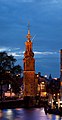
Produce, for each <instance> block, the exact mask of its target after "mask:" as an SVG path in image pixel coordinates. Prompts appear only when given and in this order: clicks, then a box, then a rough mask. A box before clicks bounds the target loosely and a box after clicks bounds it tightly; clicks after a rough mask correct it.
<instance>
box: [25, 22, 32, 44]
mask: <svg viewBox="0 0 62 120" xmlns="http://www.w3.org/2000/svg"><path fill="white" fill-rule="evenodd" d="M26 37H27V38H28V42H29V41H31V40H30V38H31V37H32V36H31V35H30V22H28V34H27V36H26Z"/></svg>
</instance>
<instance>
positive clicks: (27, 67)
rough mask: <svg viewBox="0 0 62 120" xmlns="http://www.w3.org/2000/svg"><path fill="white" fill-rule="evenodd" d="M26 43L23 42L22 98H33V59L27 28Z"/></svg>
mask: <svg viewBox="0 0 62 120" xmlns="http://www.w3.org/2000/svg"><path fill="white" fill-rule="evenodd" d="M26 37H27V41H26V42H25V53H24V59H23V64H24V78H23V82H24V96H30V97H32V96H35V59H34V53H33V50H32V41H31V37H32V36H31V34H30V29H29V26H28V34H27V36H26Z"/></svg>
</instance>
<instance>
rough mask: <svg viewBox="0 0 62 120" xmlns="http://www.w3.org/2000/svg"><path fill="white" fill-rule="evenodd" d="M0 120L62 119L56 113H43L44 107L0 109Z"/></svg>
mask: <svg viewBox="0 0 62 120" xmlns="http://www.w3.org/2000/svg"><path fill="white" fill-rule="evenodd" d="M0 120H62V118H61V117H60V116H58V115H52V114H47V115H46V114H45V112H44V108H34V109H23V108H16V109H4V110H0Z"/></svg>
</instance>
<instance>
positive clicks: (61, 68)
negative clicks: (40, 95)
mask: <svg viewBox="0 0 62 120" xmlns="http://www.w3.org/2000/svg"><path fill="white" fill-rule="evenodd" d="M60 98H61V101H62V49H61V50H60Z"/></svg>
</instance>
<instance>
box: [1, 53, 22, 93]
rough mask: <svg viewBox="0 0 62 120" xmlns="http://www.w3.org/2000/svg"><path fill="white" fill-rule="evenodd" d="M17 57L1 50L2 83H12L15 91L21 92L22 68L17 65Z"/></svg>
mask: <svg viewBox="0 0 62 120" xmlns="http://www.w3.org/2000/svg"><path fill="white" fill-rule="evenodd" d="M15 62H16V59H15V58H14V57H13V56H12V55H10V56H9V55H8V54H7V53H6V52H0V85H1V89H2V85H3V84H9V83H10V84H11V85H12V89H13V90H14V92H15V93H17V92H19V87H20V77H21V73H22V68H21V66H20V65H16V66H15Z"/></svg>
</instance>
